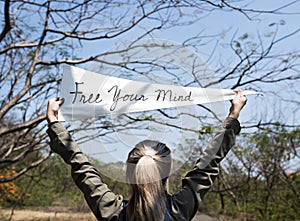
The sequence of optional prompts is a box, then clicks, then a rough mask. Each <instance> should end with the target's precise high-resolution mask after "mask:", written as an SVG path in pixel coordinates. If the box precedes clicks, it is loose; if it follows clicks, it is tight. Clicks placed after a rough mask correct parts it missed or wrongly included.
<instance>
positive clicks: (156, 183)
mask: <svg viewBox="0 0 300 221" xmlns="http://www.w3.org/2000/svg"><path fill="white" fill-rule="evenodd" d="M170 166H171V157H170V150H169V148H168V147H167V146H166V145H164V144H161V143H158V142H156V141H143V142H141V143H139V144H138V145H137V146H136V147H135V148H134V149H133V150H132V151H131V152H130V153H129V155H128V160H127V169H126V175H127V179H128V181H129V182H130V184H131V189H132V195H131V198H130V200H129V202H128V205H127V212H126V214H127V220H129V221H153V220H155V221H162V220H164V216H165V214H166V210H167V209H166V190H165V187H164V185H165V181H166V180H167V177H168V175H169V172H170Z"/></svg>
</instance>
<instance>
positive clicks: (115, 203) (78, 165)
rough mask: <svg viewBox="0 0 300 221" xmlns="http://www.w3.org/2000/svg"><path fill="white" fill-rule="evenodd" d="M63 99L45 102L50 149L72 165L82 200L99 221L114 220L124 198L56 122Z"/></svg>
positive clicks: (119, 211) (72, 172)
mask: <svg viewBox="0 0 300 221" xmlns="http://www.w3.org/2000/svg"><path fill="white" fill-rule="evenodd" d="M63 102H64V101H63V100H60V99H57V98H54V99H51V100H50V101H49V102H48V108H47V121H48V123H49V128H48V130H47V133H48V135H49V137H50V140H51V141H50V147H51V149H52V150H53V151H54V152H55V153H57V154H59V155H60V156H61V157H62V158H63V159H64V161H65V162H66V163H67V164H69V165H71V175H72V178H73V180H74V182H75V183H76V185H77V186H78V187H79V189H80V190H81V191H82V192H83V193H84V197H85V199H86V201H87V203H88V205H89V207H90V208H91V210H92V212H93V213H94V214H95V216H96V217H97V219H98V220H117V217H119V215H120V213H121V210H122V208H123V206H122V204H123V197H122V196H120V195H116V194H114V193H113V192H112V191H111V190H110V189H109V188H108V187H107V185H106V184H105V183H103V181H102V179H101V176H100V174H99V173H98V171H97V170H96V168H95V167H94V166H93V165H91V164H90V163H89V161H88V159H87V157H86V156H85V155H84V154H83V153H82V152H81V150H80V148H79V147H78V145H77V144H76V143H75V141H74V140H73V139H72V137H71V135H70V134H69V133H68V132H67V130H66V129H65V127H64V126H63V125H62V124H61V123H60V122H58V120H57V114H58V109H59V107H60V106H61V105H62V104H63Z"/></svg>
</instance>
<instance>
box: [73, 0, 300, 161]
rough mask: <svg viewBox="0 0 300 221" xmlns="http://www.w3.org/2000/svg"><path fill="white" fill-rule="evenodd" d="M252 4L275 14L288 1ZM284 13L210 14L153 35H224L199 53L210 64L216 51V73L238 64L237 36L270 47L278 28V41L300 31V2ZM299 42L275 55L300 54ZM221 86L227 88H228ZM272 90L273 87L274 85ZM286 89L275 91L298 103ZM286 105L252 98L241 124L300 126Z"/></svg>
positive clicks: (100, 45) (102, 46) (103, 45)
mask: <svg viewBox="0 0 300 221" xmlns="http://www.w3.org/2000/svg"><path fill="white" fill-rule="evenodd" d="M248 2H251V3H249V5H248V6H247V7H248V8H256V9H260V10H271V9H275V8H278V7H280V6H282V5H284V4H286V1H283V0H272V1H270V0H269V1H266V0H255V1H248ZM282 11H283V12H284V13H282V14H270V13H268V14H261V15H258V16H257V17H253V18H252V20H249V19H248V18H247V17H246V16H245V15H243V14H242V13H239V12H222V11H219V10H216V11H212V12H210V13H208V15H207V16H204V17H203V18H202V19H200V20H199V21H198V22H196V23H195V24H193V25H189V26H180V27H174V28H171V29H168V30H158V31H156V32H154V33H153V35H152V37H154V38H159V39H166V40H167V41H174V42H178V43H182V42H183V41H185V40H186V39H188V38H190V37H192V36H195V35H197V34H199V33H201V35H215V34H220V35H219V36H218V37H216V38H215V39H212V40H211V41H209V42H207V43H206V44H205V45H203V46H201V47H199V50H198V51H197V53H198V54H199V55H200V56H201V57H202V58H203V60H207V59H208V58H210V56H211V53H212V51H214V55H213V57H212V58H210V59H209V60H208V64H209V66H210V67H211V68H212V69H214V67H215V66H218V65H219V64H220V63H224V64H230V63H234V62H236V61H237V57H236V56H235V55H234V54H233V53H232V50H231V49H230V48H229V46H228V45H229V43H230V41H231V39H232V38H233V36H234V35H235V36H236V37H239V36H242V35H243V34H245V33H247V34H248V35H249V39H250V40H257V39H258V38H259V36H261V37H262V39H263V41H264V42H265V43H267V42H268V41H270V40H271V39H272V38H271V37H269V38H268V37H266V36H267V35H269V34H270V33H272V32H274V31H275V30H276V28H278V32H277V34H276V39H279V38H281V37H282V36H284V35H286V34H289V33H292V32H294V31H296V30H297V29H299V28H300V25H299V21H300V1H299V2H297V3H295V4H292V5H291V6H289V7H287V8H285V9H283V10H282ZM285 13H288V14H285ZM297 13H298V14H297ZM251 16H254V14H251ZM272 23H274V25H270V24H272ZM141 25H142V26H145V27H146V26H147V23H142V24H141ZM139 33H140V31H139V30H135V31H134V32H130V33H129V34H126V35H124V36H121V37H120V38H118V39H116V40H104V41H103V40H101V41H99V42H97V41H95V42H90V43H84V44H83V47H82V48H79V49H78V52H79V53H82V55H83V56H86V55H93V54H97V53H99V50H100V51H107V50H110V49H111V48H113V47H115V45H116V44H117V43H118V42H119V41H120V40H122V41H124V42H126V41H130V40H131V39H135V37H136V36H138V34H139ZM299 39H300V32H299V33H297V34H295V35H294V36H292V37H290V38H288V39H286V40H285V41H283V42H282V43H280V44H278V45H277V46H276V47H275V48H274V52H278V53H284V52H289V51H298V52H299V51H300V44H299ZM216 42H218V45H217V47H216V48H215V45H216ZM221 86H222V87H224V88H225V87H226V86H227V85H221ZM268 87H270V85H269V86H268ZM285 87H286V85H285V84H278V85H276V86H275V85H274V86H272V89H273V90H274V89H275V90H277V91H279V92H280V93H281V96H283V97H284V96H294V99H298V97H297V95H290V94H289V93H285V92H284V91H285V90H286V88H285ZM257 102H260V104H259V105H261V106H260V108H257V106H256V105H257ZM227 105H228V104H227ZM284 105H285V104H284V103H282V102H279V101H278V100H276V96H274V95H273V96H271V95H269V94H267V95H266V96H265V97H263V98H262V97H252V96H251V97H249V98H248V104H247V106H246V108H245V110H243V112H242V114H241V117H240V121H241V122H247V121H252V122H253V121H255V120H257V118H254V116H258V118H265V119H268V117H270V116H272V120H276V119H278V120H283V121H291V122H295V121H297V122H298V124H299V120H298V119H299V118H297V116H299V111H298V112H297V111H296V112H294V113H292V114H290V113H288V114H286V113H284V114H282V113H281V112H279V111H278V110H279V109H282V106H284ZM253 106H255V107H256V108H253ZM273 107H276V108H278V109H276V110H275V109H274V108H273ZM226 108H227V107H226ZM88 146H89V145H88ZM115 148H116V147H114V145H112V146H111V147H109V148H108V149H110V150H113V149H115ZM119 148H120V149H122V148H123V149H124V151H117V152H118V153H119V154H118V156H116V155H115V154H116V152H114V153H113V158H115V157H116V158H117V159H119V160H123V161H124V160H125V158H126V152H127V149H126V147H119ZM120 149H119V150H120ZM108 158H109V157H108V156H105V154H104V155H102V154H101V161H104V160H106V159H108Z"/></svg>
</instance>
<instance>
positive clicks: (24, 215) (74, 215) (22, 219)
mask: <svg viewBox="0 0 300 221" xmlns="http://www.w3.org/2000/svg"><path fill="white" fill-rule="evenodd" d="M10 217H11V219H9V218H10ZM0 220H1V221H8V220H10V221H69V220H72V221H96V220H97V219H96V218H95V217H94V215H93V214H92V213H79V212H67V211H66V212H57V211H56V212H55V211H39V210H28V209H24V210H19V209H16V210H14V211H13V212H12V210H11V209H0Z"/></svg>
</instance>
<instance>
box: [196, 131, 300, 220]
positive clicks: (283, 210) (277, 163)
mask: <svg viewBox="0 0 300 221" xmlns="http://www.w3.org/2000/svg"><path fill="white" fill-rule="evenodd" d="M242 140H243V141H241V142H242V144H241V145H238V146H236V147H235V148H234V149H233V153H234V156H233V157H231V158H230V159H229V160H228V161H227V164H225V165H224V166H223V170H222V174H221V176H220V177H219V179H218V180H217V182H216V183H215V185H214V188H213V191H212V192H211V193H209V194H208V195H207V197H206V199H205V200H204V201H203V204H202V207H201V209H202V210H203V211H205V212H208V213H211V212H213V213H214V215H219V214H225V215H227V216H231V217H233V218H240V219H243V220H274V221H275V220H298V219H300V213H299V207H300V201H299V199H300V198H299V196H300V192H299V190H300V177H299V176H298V173H288V171H289V164H288V161H289V160H290V159H293V160H299V158H298V157H299V156H297V151H296V149H297V148H299V145H300V133H299V130H298V129H296V130H292V131H287V130H285V129H283V128H281V127H276V128H272V130H271V128H270V130H268V131H262V132H261V133H257V134H253V135H251V136H243V138H242ZM297 158H298V159H297ZM298 169H299V168H298ZM216 196H218V197H216ZM213 208H215V209H214V210H213Z"/></svg>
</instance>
